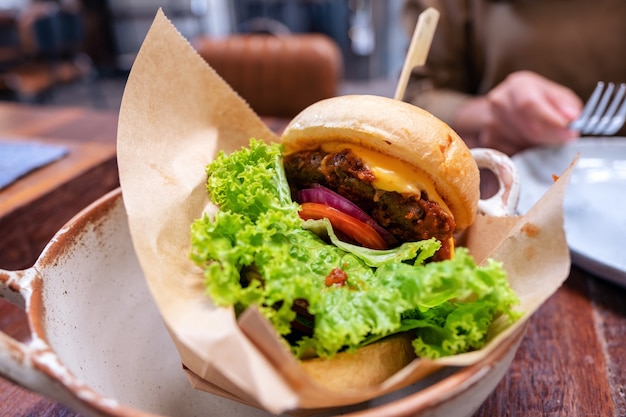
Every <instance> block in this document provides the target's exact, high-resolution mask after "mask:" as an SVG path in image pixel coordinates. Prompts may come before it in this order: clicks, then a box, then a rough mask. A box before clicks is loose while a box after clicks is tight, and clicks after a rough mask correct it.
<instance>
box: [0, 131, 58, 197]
mask: <svg viewBox="0 0 626 417" xmlns="http://www.w3.org/2000/svg"><path fill="white" fill-rule="evenodd" d="M66 154H67V148H65V147H64V146H60V145H50V144H46V143H40V142H35V141H33V142H26V141H10V140H4V139H0V189H2V188H5V187H6V186H8V185H10V184H12V183H13V182H14V181H16V180H17V179H19V178H21V177H23V176H24V175H26V174H28V173H29V172H31V171H33V170H35V169H37V168H40V167H42V166H44V165H47V164H49V163H51V162H53V161H56V160H58V159H60V158H62V157H63V156H65V155H66Z"/></svg>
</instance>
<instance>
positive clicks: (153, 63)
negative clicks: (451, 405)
mask: <svg viewBox="0 0 626 417" xmlns="http://www.w3.org/2000/svg"><path fill="white" fill-rule="evenodd" d="M251 137H254V138H257V139H263V140H265V141H276V140H278V138H277V137H276V135H275V134H274V133H272V132H271V131H270V130H269V129H268V128H267V127H266V126H265V124H264V123H263V122H262V121H261V119H260V118H259V117H258V116H257V115H256V114H255V113H254V112H253V111H252V110H251V109H250V108H249V106H248V105H247V104H246V103H245V102H244V101H243V100H242V99H240V98H239V96H237V94H236V93H235V92H234V91H232V89H231V88H230V87H229V86H228V85H227V84H225V83H224V82H223V80H222V79H221V78H220V77H219V76H218V75H217V74H216V73H215V72H214V71H213V70H212V69H211V68H210V67H209V66H208V64H206V63H205V61H204V60H203V59H202V58H201V57H200V56H199V55H198V54H197V53H196V52H195V50H194V49H193V47H192V46H191V45H190V44H189V42H188V41H187V40H186V39H184V38H183V37H182V36H181V35H180V34H179V33H178V31H177V30H176V29H175V27H174V26H173V25H172V24H171V23H170V22H169V20H168V19H167V18H166V17H165V15H164V14H163V13H162V12H161V11H159V12H158V13H157V15H156V17H155V20H154V22H153V24H152V26H151V28H150V30H149V32H148V34H147V36H146V38H145V40H144V42H143V45H142V47H141V49H140V51H139V54H138V56H137V59H136V61H135V63H134V65H133V68H132V70H131V73H130V76H129V78H128V81H127V84H126V89H125V92H124V96H123V100H122V106H121V109H120V118H119V128H118V153H117V154H118V165H119V173H120V181H121V187H122V193H123V198H124V203H125V206H126V211H127V213H128V222H129V225H130V230H131V236H132V239H133V244H134V246H135V250H136V252H137V256H138V259H139V261H140V264H141V266H142V269H143V271H144V274H145V277H146V280H147V282H148V286H149V288H150V291H151V293H152V296H153V297H154V299H155V301H156V303H157V306H158V308H159V310H160V312H161V315H162V317H163V320H164V322H165V324H166V326H167V328H168V330H169V332H170V335H171V337H172V340H173V341H174V343H175V344H176V346H177V348H178V352H179V354H180V358H181V362H182V364H183V365H184V370H185V372H186V373H187V375H188V377H189V381H190V383H191V384H192V385H193V386H194V387H196V388H198V389H202V390H205V391H207V392H211V393H214V394H217V395H221V396H224V397H227V398H232V399H234V400H237V401H241V402H244V403H247V404H250V405H253V406H258V407H263V408H265V409H267V410H268V411H270V412H272V413H279V412H283V411H285V410H294V409H298V408H299V409H308V408H326V407H331V406H337V405H345V404H352V403H356V402H361V401H364V400H366V399H369V398H373V397H376V396H378V395H381V394H382V393H384V392H388V391H390V390H393V389H396V388H398V387H401V386H406V385H408V384H410V383H412V382H414V381H415V380H418V379H420V378H423V377H424V376H425V375H427V374H429V373H431V372H433V371H434V370H436V369H439V368H441V367H443V366H447V365H457V366H464V365H470V364H473V363H476V362H477V361H479V360H481V359H484V358H486V357H488V356H489V355H490V354H491V353H492V352H493V350H494V349H495V348H496V347H497V346H499V345H500V344H501V343H503V342H504V341H506V340H509V339H510V338H511V337H512V336H514V335H515V333H516V332H519V331H520V329H521V326H523V324H524V323H525V322H526V321H527V320H528V318H529V317H530V315H531V314H532V313H533V312H534V311H535V310H536V309H537V308H538V307H539V306H540V305H541V304H542V303H543V302H544V301H545V300H546V299H548V298H549V297H550V295H552V294H553V293H554V292H555V291H556V290H557V289H558V288H559V287H560V286H561V284H562V282H563V281H564V280H565V278H566V277H567V275H568V273H569V268H570V258H569V251H568V248H567V244H566V242H565V236H564V231H563V209H562V201H563V196H564V192H565V188H566V183H567V180H568V178H569V175H570V173H571V169H572V168H571V167H570V168H569V169H568V171H566V173H564V174H563V175H562V176H561V178H560V179H559V180H558V181H557V182H556V183H555V184H554V186H553V187H552V188H551V189H550V190H549V191H548V192H547V193H546V195H545V196H544V197H543V198H542V199H541V200H540V201H539V202H538V203H537V205H536V206H535V207H533V208H532V209H531V210H530V211H529V213H527V214H526V215H525V216H523V217H522V216H520V217H508V218H494V217H487V216H480V217H479V219H478V220H477V221H476V223H475V224H474V225H473V226H472V228H471V229H470V230H469V231H468V235H467V246H468V247H469V248H470V251H471V252H472V254H473V255H474V256H475V258H476V259H477V260H481V259H483V258H484V257H486V256H490V257H493V258H495V259H498V260H501V261H502V262H503V263H504V266H505V269H506V270H507V273H508V274H509V280H510V283H511V285H512V287H513V289H514V290H515V291H516V292H517V294H518V295H519V297H520V299H521V301H522V304H521V309H522V310H523V311H524V312H525V313H526V314H525V316H524V318H523V319H522V320H520V321H519V322H517V323H516V324H515V325H514V326H511V327H509V328H508V329H504V328H499V327H498V326H499V324H498V323H496V324H495V325H494V326H493V328H492V329H491V333H492V336H491V340H490V341H489V343H488V344H487V345H486V347H485V348H484V349H482V350H480V351H476V352H471V353H467V354H463V355H457V356H453V357H447V358H444V359H440V360H436V361H432V360H423V359H422V360H420V359H418V360H415V361H413V362H412V363H411V364H409V365H408V366H407V367H406V368H404V369H403V370H401V371H400V372H398V373H397V374H396V375H394V376H393V377H392V378H390V379H389V380H388V381H385V382H384V383H383V384H381V386H379V387H374V388H372V389H368V390H361V391H358V392H337V391H329V390H327V389H325V388H323V387H321V386H319V385H317V384H315V383H314V382H313V381H311V380H309V379H308V378H307V377H306V375H305V374H303V371H302V369H301V368H300V366H299V364H298V362H297V361H296V360H295V359H294V358H293V357H292V356H291V355H290V354H289V352H287V350H286V349H285V348H284V347H283V346H282V345H281V344H280V343H279V342H278V339H277V336H276V334H275V333H274V331H273V329H272V328H271V326H269V325H268V323H267V322H266V321H265V319H264V318H263V317H261V316H260V314H259V313H258V312H257V311H256V310H254V309H250V310H249V311H247V312H246V313H245V315H244V316H243V317H242V318H241V320H240V321H241V322H240V323H239V325H238V323H237V321H236V319H235V317H234V314H233V311H232V310H231V309H228V308H218V307H216V306H214V305H213V303H212V302H211V300H210V299H209V297H208V296H207V295H206V294H205V291H204V287H203V284H202V281H203V277H202V271H201V270H200V269H199V268H198V267H196V266H194V265H193V263H192V262H191V261H190V260H189V251H190V236H189V230H190V225H191V224H192V222H193V221H194V220H195V219H197V218H199V217H201V216H202V213H203V212H205V211H211V210H214V207H212V205H211V203H210V201H209V200H208V196H207V193H206V189H205V181H206V177H205V166H206V165H207V164H208V163H209V162H210V161H211V160H212V159H213V158H214V156H215V155H216V154H217V152H218V151H219V150H221V149H223V150H226V151H227V152H230V151H232V150H234V149H238V148H240V147H241V146H247V144H248V142H249V139H250V138H251ZM557 174H558V173H557ZM522 186H523V184H522ZM181 372H183V371H182V370H181Z"/></svg>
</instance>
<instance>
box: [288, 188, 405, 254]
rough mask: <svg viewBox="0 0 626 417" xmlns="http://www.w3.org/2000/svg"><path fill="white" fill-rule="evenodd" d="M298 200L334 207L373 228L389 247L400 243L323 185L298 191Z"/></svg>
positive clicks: (357, 208)
mask: <svg viewBox="0 0 626 417" xmlns="http://www.w3.org/2000/svg"><path fill="white" fill-rule="evenodd" d="M296 198H297V201H298V203H320V204H326V205H328V206H330V207H333V208H335V209H337V210H339V211H341V212H343V213H345V214H347V215H349V216H352V217H354V218H355V219H357V220H360V221H362V222H363V223H366V224H368V225H370V226H372V227H373V228H374V229H375V230H376V231H377V232H378V234H380V236H381V237H382V238H383V240H384V241H385V242H386V243H387V244H388V245H389V246H394V245H396V244H397V243H398V241H397V240H396V238H395V237H394V236H393V235H392V234H391V233H389V232H388V231H387V230H385V229H384V228H383V227H382V226H381V225H379V224H378V223H376V221H375V220H374V219H372V218H371V217H370V216H369V214H367V213H366V212H364V211H363V210H362V209H361V208H360V207H358V206H357V205H356V204H354V203H353V202H352V201H350V200H348V199H347V198H345V197H343V196H341V195H339V194H337V193H336V192H334V191H333V190H331V189H329V188H326V187H324V186H323V185H319V184H314V185H313V186H312V188H305V189H303V190H300V191H298V195H297V197H296Z"/></svg>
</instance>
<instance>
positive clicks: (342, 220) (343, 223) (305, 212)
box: [299, 203, 388, 249]
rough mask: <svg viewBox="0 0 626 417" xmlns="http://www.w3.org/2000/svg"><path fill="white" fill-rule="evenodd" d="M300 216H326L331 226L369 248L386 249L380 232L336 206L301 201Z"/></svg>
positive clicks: (305, 217) (311, 217) (312, 218)
mask: <svg viewBox="0 0 626 417" xmlns="http://www.w3.org/2000/svg"><path fill="white" fill-rule="evenodd" d="M300 206H301V207H302V208H301V210H300V213H299V214H300V217H301V218H302V219H304V220H319V219H323V218H326V219H328V220H329V221H330V224H332V225H333V228H334V229H336V230H339V231H341V232H342V233H344V234H345V235H346V236H348V237H350V238H351V239H353V240H355V241H356V242H359V243H360V244H361V245H363V246H364V247H366V248H370V249H387V248H388V246H387V243H386V242H385V240H384V239H383V238H382V237H381V236H380V234H379V233H378V232H377V231H376V229H374V228H373V227H372V226H370V225H369V224H367V223H363V222H362V221H360V220H358V219H355V218H354V217H352V216H350V215H349V214H346V213H344V212H342V211H339V210H337V209H336V208H333V207H330V206H327V205H326V204H321V203H302V204H301V205H300Z"/></svg>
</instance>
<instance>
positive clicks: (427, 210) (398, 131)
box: [282, 95, 480, 260]
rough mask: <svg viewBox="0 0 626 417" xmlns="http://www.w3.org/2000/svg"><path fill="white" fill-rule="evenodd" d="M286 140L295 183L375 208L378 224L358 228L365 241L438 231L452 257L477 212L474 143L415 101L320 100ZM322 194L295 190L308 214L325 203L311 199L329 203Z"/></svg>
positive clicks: (376, 243) (443, 251)
mask: <svg viewBox="0 0 626 417" xmlns="http://www.w3.org/2000/svg"><path fill="white" fill-rule="evenodd" d="M282 143H283V145H284V148H285V149H284V155H285V158H284V165H285V171H286V175H287V179H288V181H289V184H290V186H291V187H292V190H302V189H308V188H311V187H313V188H315V187H318V188H319V186H322V187H326V188H328V189H330V190H331V191H334V192H336V193H338V194H339V195H341V196H343V197H345V198H346V199H348V200H349V201H351V202H353V203H354V204H355V205H356V206H357V207H359V208H361V209H362V210H363V211H364V212H365V213H367V214H369V215H370V217H371V218H372V220H373V222H371V220H369V219H367V218H366V217H365V216H362V217H363V218H365V219H366V223H368V224H373V225H374V227H373V228H374V231H373V232H372V231H370V230H369V229H368V228H366V227H362V228H361V233H360V234H359V233H355V235H356V236H353V237H354V238H356V239H357V241H358V240H359V238H360V239H361V240H363V242H360V243H363V244H368V242H371V243H370V246H373V247H375V248H376V249H385V248H387V247H388V246H390V245H394V244H398V242H408V241H415V240H424V239H430V238H433V237H434V238H436V239H437V240H439V242H440V243H441V248H440V249H439V250H438V252H437V254H436V259H437V260H441V259H449V258H450V257H451V256H452V255H453V253H454V233H455V232H458V231H461V230H463V229H465V228H467V227H468V226H469V225H470V224H472V223H473V221H474V218H475V216H476V211H477V204H478V199H479V197H480V192H479V182H480V180H479V172H478V167H477V166H476V162H475V161H474V158H473V157H472V154H471V152H470V150H469V149H468V148H467V146H466V145H465V143H464V142H463V141H462V140H461V138H460V137H459V136H458V135H457V134H456V133H455V132H454V131H453V130H452V129H450V127H449V126H448V125H447V124H445V123H444V122H442V121H441V120H439V119H437V118H436V117H434V116H433V115H431V114H430V113H428V112H426V111H424V110H422V109H420V108H418V107H416V106H413V105H411V104H408V103H404V102H401V101H397V100H391V99H387V98H384V97H380V96H354V95H353V96H342V97H337V98H334V99H330V100H324V101H320V102H318V103H316V104H313V105H312V106H310V107H309V108H308V109H306V110H305V111H303V112H302V113H300V114H299V115H298V116H297V117H296V118H295V119H293V120H292V121H291V123H290V124H289V125H288V126H287V128H286V130H285V131H284V133H283V136H282ZM323 194H324V193H323V192H322V191H319V192H315V191H305V192H299V193H296V194H295V196H296V198H297V199H298V200H299V201H300V202H303V203H305V204H303V209H302V212H303V215H304V216H306V217H309V216H310V217H318V213H317V212H316V209H317V210H318V211H320V210H319V207H318V206H312V205H309V204H308V203H311V202H312V203H313V204H320V203H321V204H323V203H324V199H325V198H324V195H323ZM329 194H330V193H329ZM328 199H329V200H332V197H328ZM356 211H358V210H356ZM331 222H332V219H331ZM337 223H338V224H339V223H340V222H339V221H338V222H337ZM377 226H381V227H377ZM381 228H382V229H381ZM368 232H369V235H367V233H368ZM374 232H375V233H374ZM364 234H365V235H367V236H365V237H363V235H364ZM376 234H378V236H376ZM371 236H373V237H371Z"/></svg>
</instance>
